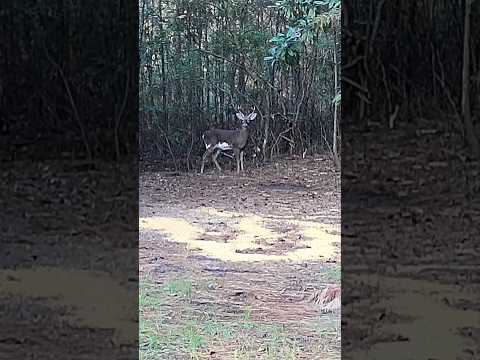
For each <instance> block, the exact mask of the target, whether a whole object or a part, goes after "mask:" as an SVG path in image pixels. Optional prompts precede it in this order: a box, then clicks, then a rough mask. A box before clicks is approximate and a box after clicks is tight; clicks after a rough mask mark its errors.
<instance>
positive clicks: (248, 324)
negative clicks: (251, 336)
mask: <svg viewBox="0 0 480 360" xmlns="http://www.w3.org/2000/svg"><path fill="white" fill-rule="evenodd" d="M251 316H252V308H251V307H250V306H247V307H246V308H245V312H244V313H243V316H242V327H243V328H244V329H247V330H250V329H253V328H254V327H255V323H254V322H253V321H252V320H251Z"/></svg>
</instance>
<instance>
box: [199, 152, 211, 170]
mask: <svg viewBox="0 0 480 360" xmlns="http://www.w3.org/2000/svg"><path fill="white" fill-rule="evenodd" d="M212 151H213V149H212V148H211V147H210V148H208V149H207V150H206V151H205V152H204V153H203V156H202V168H201V169H200V173H201V174H203V169H204V168H205V160H207V157H208V156H209V155H210V154H211V153H212Z"/></svg>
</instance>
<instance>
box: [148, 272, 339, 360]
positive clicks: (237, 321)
mask: <svg viewBox="0 0 480 360" xmlns="http://www.w3.org/2000/svg"><path fill="white" fill-rule="evenodd" d="M194 288H197V287H194V283H193V282H192V281H190V280H188V279H175V280H172V281H170V282H168V283H166V284H165V285H164V286H159V285H158V284H155V283H154V282H151V281H148V280H146V281H143V282H142V284H141V287H140V294H139V296H140V297H139V306H140V334H139V335H140V359H141V360H154V359H188V358H190V359H205V358H206V357H205V356H206V354H207V353H208V352H209V351H210V350H221V351H222V354H223V352H224V356H226V357H225V358H228V359H238V360H250V359H252V360H253V359H255V360H257V359H260V360H278V359H285V360H296V359H298V358H299V354H300V353H301V352H302V349H301V346H300V345H299V344H298V343H297V341H296V340H295V337H294V335H295V334H294V333H292V332H291V331H289V330H288V329H287V328H286V327H285V326H283V325H281V324H275V323H274V324H264V323H259V322H256V321H254V320H253V319H252V308H251V307H250V306H245V307H244V309H243V311H242V312H241V313H240V314H237V315H235V316H234V317H229V318H228V320H227V319H225V318H223V317H222V315H223V314H221V313H220V314H218V313H217V311H218V308H216V306H215V305H213V306H212V307H211V309H210V310H207V311H206V312H205V311H204V310H202V311H198V308H195V305H193V303H192V300H193V298H194V296H195V295H197V296H198V294H196V293H195V292H194ZM321 328H322V327H321V326H318V328H317V330H318V331H319V332H317V334H318V336H319V338H322V337H327V338H328V337H330V336H331V335H333V334H330V333H328V334H325V333H323V331H320V329H321Z"/></svg>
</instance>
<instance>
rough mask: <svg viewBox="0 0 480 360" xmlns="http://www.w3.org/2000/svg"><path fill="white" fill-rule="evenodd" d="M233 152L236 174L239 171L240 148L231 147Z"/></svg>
mask: <svg viewBox="0 0 480 360" xmlns="http://www.w3.org/2000/svg"><path fill="white" fill-rule="evenodd" d="M233 151H234V152H235V160H236V161H237V174H239V173H240V150H239V149H233Z"/></svg>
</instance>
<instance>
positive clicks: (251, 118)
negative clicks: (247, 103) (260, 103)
mask: <svg viewBox="0 0 480 360" xmlns="http://www.w3.org/2000/svg"><path fill="white" fill-rule="evenodd" d="M248 117H249V119H250V121H252V120H255V118H256V117H257V113H251V114H250V115H249V116H248Z"/></svg>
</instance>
